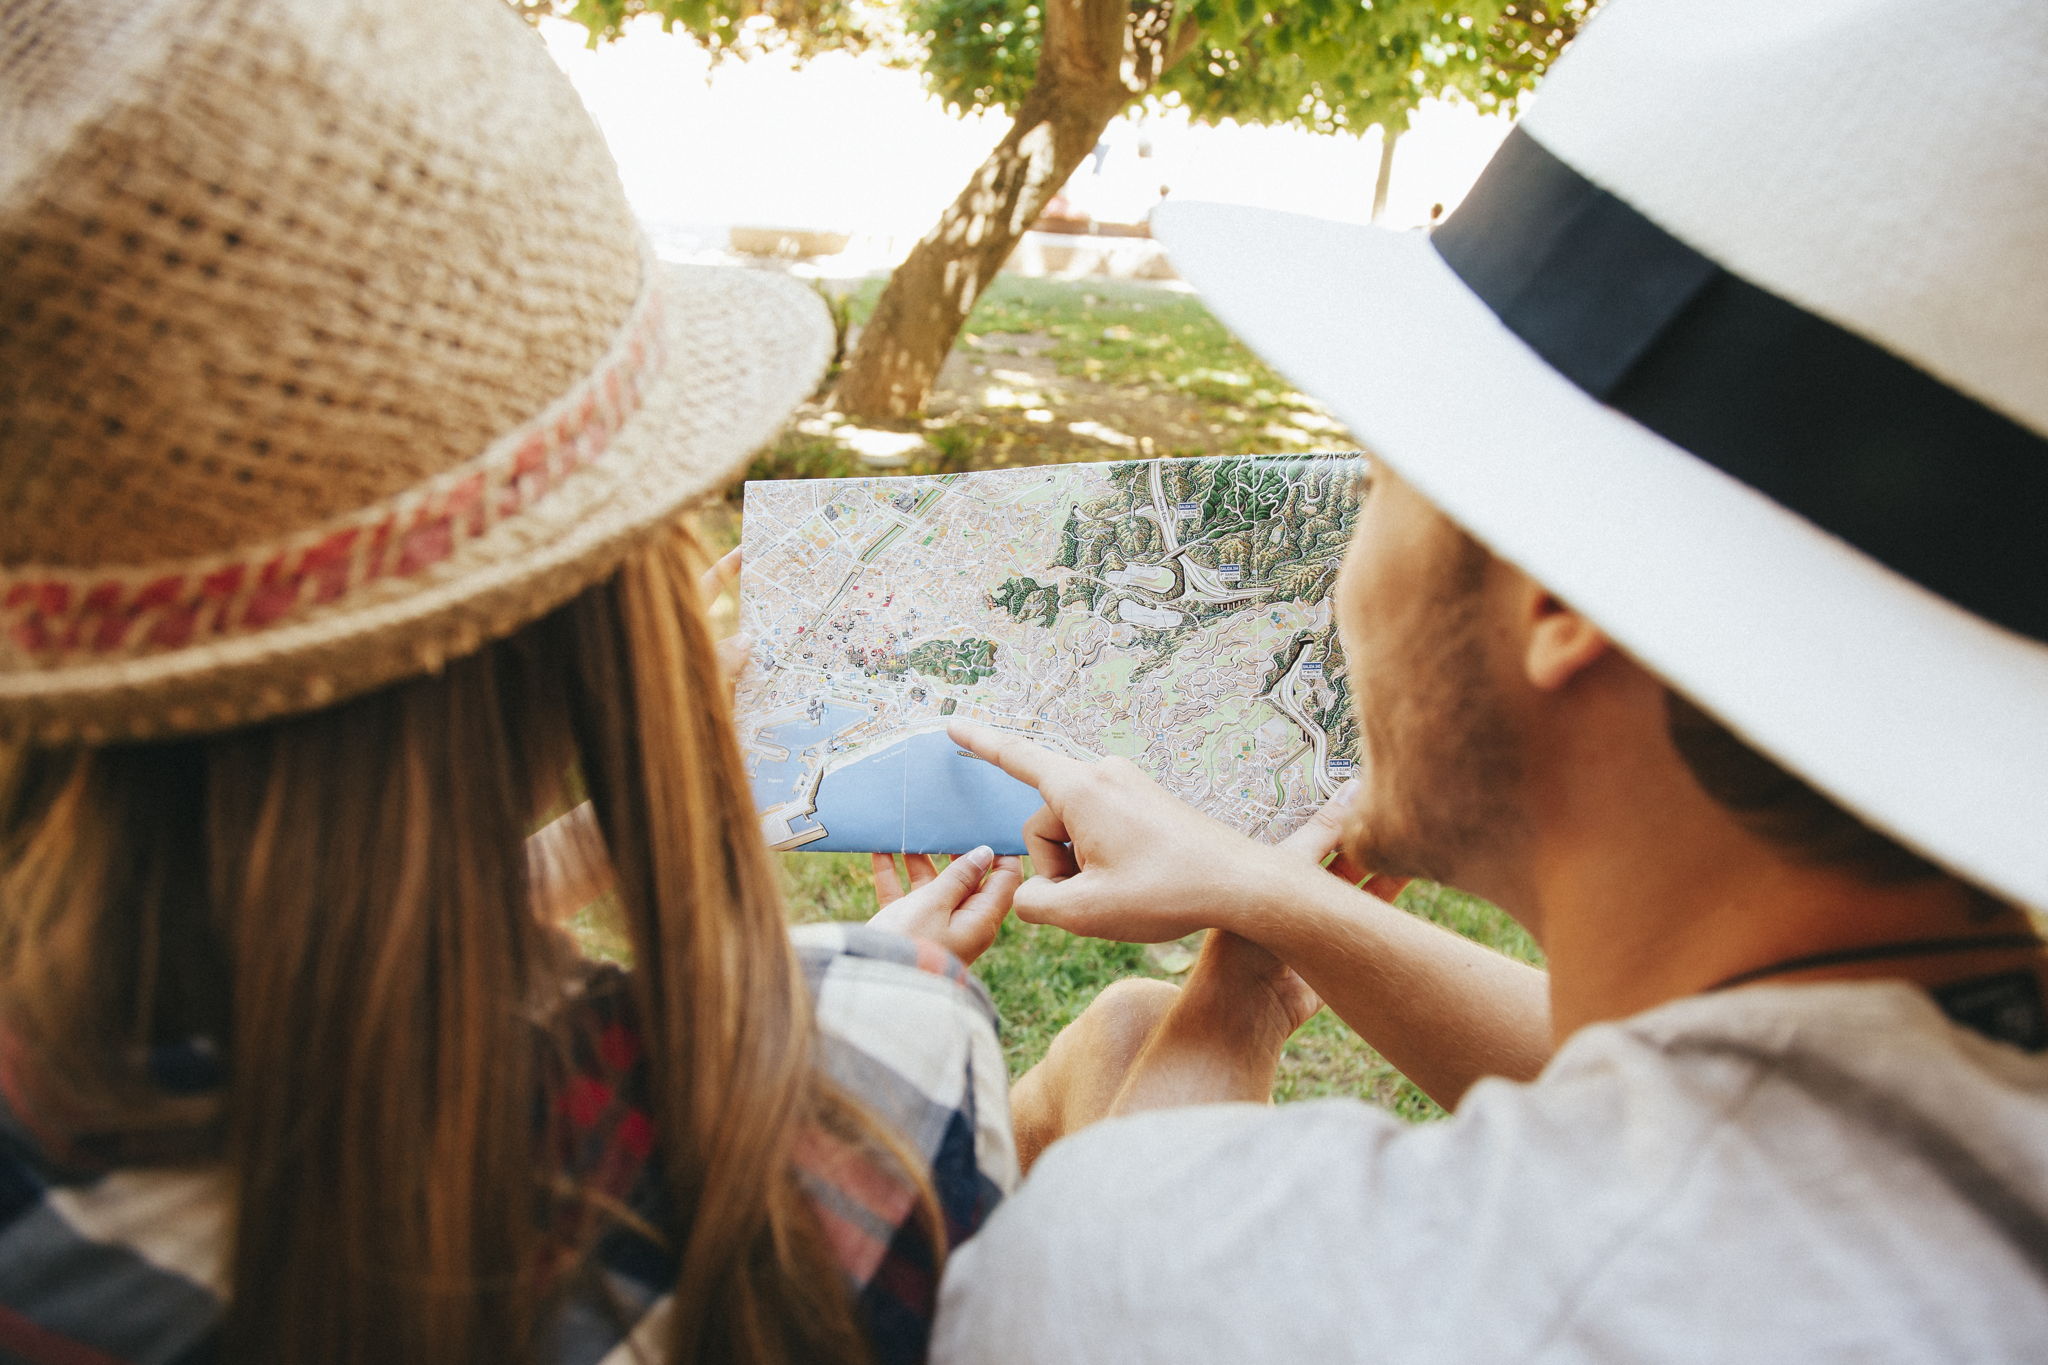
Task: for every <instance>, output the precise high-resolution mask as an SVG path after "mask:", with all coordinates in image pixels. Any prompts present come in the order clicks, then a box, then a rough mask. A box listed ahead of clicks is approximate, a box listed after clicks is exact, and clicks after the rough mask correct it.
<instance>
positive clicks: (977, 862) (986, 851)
mask: <svg viewBox="0 0 2048 1365" xmlns="http://www.w3.org/2000/svg"><path fill="white" fill-rule="evenodd" d="M960 857H961V860H962V861H964V862H968V863H971V864H973V865H974V866H975V867H978V868H980V869H982V870H983V871H984V872H985V871H987V870H988V866H989V864H990V863H993V862H994V861H995V860H996V851H995V850H994V849H992V848H990V847H989V846H988V845H987V844H983V845H982V846H981V847H979V848H977V849H975V850H973V851H972V852H970V853H963V854H961V855H960Z"/></svg>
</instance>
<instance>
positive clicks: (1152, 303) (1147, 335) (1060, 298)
mask: <svg viewBox="0 0 2048 1365" xmlns="http://www.w3.org/2000/svg"><path fill="white" fill-rule="evenodd" d="M874 292H875V287H874V286H872V285H867V286H863V287H861V288H860V289H858V290H856V291H855V292H854V293H853V294H852V296H851V297H850V298H849V299H848V300H847V302H846V305H845V307H846V311H847V313H848V315H849V316H850V317H851V318H852V320H853V322H854V323H855V324H856V325H858V324H859V323H860V322H861V321H863V320H864V319H865V317H866V315H867V313H868V311H869V310H870V309H871V308H872V306H873V294H874ZM829 402H830V400H829V384H828V386H827V388H826V390H825V391H823V392H821V394H820V396H819V398H818V399H817V400H816V401H814V402H812V403H810V404H808V405H806V406H805V407H804V408H803V409H802V410H800V411H799V412H798V414H797V416H796V417H795V419H794V420H793V421H792V422H791V424H790V426H789V427H788V428H786V429H785V431H784V433H783V435H782V436H781V437H780V438H779V439H778V440H777V442H776V443H775V444H774V445H773V446H771V447H769V448H768V449H767V450H765V451H763V452H762V453H761V454H760V455H759V456H757V457H756V459H755V460H754V462H753V465H752V467H750V468H749V470H748V472H747V477H748V478H750V479H767V478H850V477H858V476H863V475H871V474H943V473H954V472H957V471H960V470H966V469H997V468H1004V467H1009V466H1016V465H1037V464H1052V463H1071V462H1083V461H1092V460H1115V459H1134V458H1149V457H1152V456H1175V455H1227V454H1248V453H1266V452H1279V451H1305V450H1347V449H1352V448H1354V447H1355V445H1356V442H1355V441H1353V440H1352V438H1351V437H1350V436H1349V435H1348V434H1347V433H1345V431H1344V430H1343V428H1342V426H1341V425H1340V424H1338V423H1337V422H1335V421H1334V420H1332V419H1331V418H1330V416H1329V415H1328V414H1327V413H1326V412H1324V411H1323V410H1322V409H1321V408H1320V407H1319V406H1317V405H1316V404H1315V403H1314V402H1313V401H1312V400H1310V399H1308V398H1307V397H1305V396H1303V395H1302V394H1301V393H1299V392H1298V391H1297V390H1295V389H1294V388H1293V387H1292V386H1291V385H1289V384H1288V383H1287V382H1286V381H1285V380H1283V379H1281V378H1280V377H1279V376H1278V375H1276V374H1274V373H1273V372H1272V371H1271V370H1269V369H1267V368H1266V367H1265V366H1264V365H1263V364H1261V363H1260V362H1259V361H1258V359H1257V358H1256V357H1255V356H1253V355H1252V353H1251V352H1250V351H1249V350H1247V349H1246V348H1245V347H1244V346H1242V345H1241V344H1239V342H1238V341H1237V340H1236V339H1235V338H1234V337H1232V336H1231V335H1230V333H1229V332H1227V331H1226V330H1225V329H1224V328H1223V326H1222V324H1221V323H1219V322H1217V321H1216V319H1215V318H1214V316H1212V315H1211V314H1210V313H1209V311H1208V309H1207V308H1205V307H1204V306H1203V305H1202V303H1201V301H1200V300H1199V299H1197V298H1196V297H1195V296H1194V295H1193V294H1190V293H1188V292H1186V291H1184V290H1174V289H1169V288H1164V287H1160V286H1148V285H1143V284H1136V283H1130V282H1121V281H1104V280H1042V279H1029V278H1024V277H1019V276H1003V277H1000V278H999V279H998V280H997V281H996V282H995V283H994V284H993V285H991V286H990V288H989V290H988V291H987V292H986V293H985V294H984V295H983V296H982V298H981V301H980V302H979V303H978V304H977V305H976V307H975V310H974V312H973V314H972V315H971V316H970V317H969V318H968V321H967V325H966V327H965V328H964V329H963V331H962V333H961V336H960V338H959V342H958V344H957V345H956V346H955V348H954V351H953V354H952V356H951V357H950V358H949V359H948V360H947V362H946V365H945V368H944V369H943V370H942V371H941V373H940V376H939V381H938V384H937V386H936V387H935V388H934V390H933V392H932V395H931V397H930V400H929V402H928V403H927V406H926V411H925V413H924V414H923V415H922V416H921V417H917V418H910V419H905V420H902V421H876V422H857V421H855V420H854V419H851V418H849V417H847V416H846V415H844V414H842V413H838V412H836V411H834V410H832V409H831V407H830V406H829ZM912 443H914V444H912ZM864 447H865V448H867V449H868V450H869V451H871V452H872V451H874V450H886V451H888V452H889V455H888V457H886V458H885V459H884V460H882V461H880V462H876V463H871V462H870V461H869V460H867V459H863V458H862V455H861V453H860V452H861V449H862V448H864ZM734 496H737V492H735V494H734Z"/></svg>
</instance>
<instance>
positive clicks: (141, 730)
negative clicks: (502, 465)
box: [0, 265, 832, 744]
mask: <svg viewBox="0 0 2048 1365" xmlns="http://www.w3.org/2000/svg"><path fill="white" fill-rule="evenodd" d="M657 269H658V271H659V281H658V283H659V287H660V289H661V292H662V309H663V312H662V319H663V323H662V325H663V333H664V336H665V338H666V361H665V363H664V364H663V366H662V368H661V369H660V371H659V372H658V374H657V375H656V376H655V377H654V378H653V379H652V381H651V382H650V383H649V384H648V385H647V387H646V389H645V391H644V397H643V400H642V404H641V406H640V408H639V410H638V411H637V412H635V413H634V414H633V416H632V417H631V418H630V419H629V420H628V421H627V422H626V424H625V425H624V426H623V427H622V428H621V429H620V430H619V432H618V434H617V435H616V436H615V437H614V438H613V440H612V441H611V442H610V444H609V445H608V446H607V447H606V448H605V450H604V451H603V453H602V454H600V455H598V456H597V457H596V458H595V459H593V460H591V461H590V462H589V463H588V464H586V465H585V466H583V467H582V468H581V469H579V470H577V471H576V472H575V473H574V474H572V475H570V476H569V477H568V478H566V479H564V480H563V481H562V482H561V484H560V485H559V486H557V487H556V488H554V489H553V490H551V491H550V492H549V494H548V496H547V497H546V498H545V499H542V500H541V501H539V502H537V503H536V504H535V505H534V506H533V507H532V508H531V509H530V511H529V512H528V513H527V514H525V515H521V516H519V517H516V518H509V519H507V520H505V521H504V522H502V523H500V524H499V525H497V526H494V527H492V528H491V530H490V531H489V532H488V534H486V535H484V536H482V537H480V538H478V539H477V540H476V541H475V542H473V543H472V544H470V545H468V546H466V547H465V548H464V550H463V551H462V553H460V554H459V555H456V556H453V557H451V558H450V559H449V560H448V561H447V562H445V563H443V564H440V565H437V566H435V568H434V569H433V570H431V571H429V572H427V573H425V574H422V575H420V577H419V579H418V580H417V581H416V582H414V583H412V584H411V585H410V590H409V591H407V592H406V593H404V594H403V595H402V596H399V597H396V598H394V599H389V600H383V601H379V602H376V603H374V604H368V605H365V606H362V607H359V608H353V609H352V608H350V607H349V605H348V604H347V603H345V602H344V603H339V604H337V606H336V609H334V610H329V611H323V612H321V613H318V614H316V615H313V616H311V617H309V618H306V619H302V620H294V621H292V622H289V623H287V624H283V625H281V626H279V627H278V628H275V629H272V630H266V631H258V632H256V633H253V634H250V635H245V636H239V637H236V638H231V639H227V640H220V641H211V642H207V643H203V644H196V645H194V646H192V647H189V648H186V649H181V650H177V651H175V652H171V653H166V654H155V655H148V656H145V657H139V658H130V659H123V660H117V661H94V662H89V663H83V664H80V665H77V666H73V667H62V668H56V669H51V670H47V671H36V672H29V673H24V674H17V675H14V676H10V677H4V678H0V739H4V740H7V741H10V742H21V741H24V740H25V741H27V742H30V743H40V744H58V743H67V742H75V741H83V742H87V743H105V742H114V741H120V740H136V739H149V738H159V737H166V736H171V735H177V734H191V733H198V732H205V731H212V730H221V729H228V728H232V727H235V726H238V725H245V724H249V723H251V722H254V721H259V720H267V719H272V718H275V717H279V716H284V715H289V714H292V713H294V712H300V711H306V710H312V709H316V708H318V707H321V706H326V705H329V704H331V703H333V702H335V701H337V700H340V699H342V698H345V697H349V696H353V695H357V694H360V693H363V692H366V691H369V690H371V689H373V688H376V687H379V686H382V685H385V684H387V683H392V682H396V681H399V680H401V679H404V678H408V677H412V676H416V675H419V674H422V673H429V672H433V671H436V670H438V669H439V668H440V667H441V666H442V665H443V664H444V663H445V662H446V661H447V660H448V659H450V658H454V657H459V656H461V655H463V654H467V653H470V652H472V651H474V650H476V649H477V648H479V647H480V646H482V645H483V644H484V643H485V642H487V641H489V640H493V639H497V638H500V637H502V636H505V635H508V634H510V633H511V632H513V631H514V630H517V629H518V628H519V627H520V626H522V625H524V624H526V623H527V622H529V621H532V620H534V619H535V618H536V617H538V616H541V615H543V614H544V613H546V612H547V611H549V610H550V609H552V608H553V607H555V606H558V605H560V604H561V603H562V602H564V601H566V600H567V599H568V598H570V597H571V596H573V595H574V594H575V593H577V592H578V591H580V590H581V589H583V588H585V587H587V586H589V585H590V584H591V583H594V582H596V581H597V580H599V579H600V578H602V577H604V576H605V575H606V574H607V573H609V572H610V571H611V570H612V569H614V568H615V567H617V565H618V564H619V563H620V561H621V560H622V559H624V558H625V556H626V555H627V554H628V553H630V552H631V551H632V550H633V549H634V548H635V547H636V546H639V545H641V544H643V543H645V542H646V541H647V540H649V539H650V538H651V537H652V536H653V535H654V534H655V533H656V532H658V531H659V530H660V529H661V528H663V527H665V526H666V525H668V524H670V523H671V522H672V521H673V520H674V519H675V518H676V516H677V515H678V514H679V513H680V512H681V511H682V510H683V509H684V508H685V507H686V506H687V505H688V504H689V503H691V502H692V501H693V500H695V499H697V498H699V497H700V496H702V495H703V494H705V493H706V492H708V491H710V490H713V489H715V488H717V487H719V486H720V485H722V484H723V483H725V482H727V481H729V480H730V479H731V478H732V477H733V476H734V475H735V474H736V473H737V472H738V470H739V467H740V466H741V465H742V463H743V462H744V461H745V460H746V458H747V457H748V456H749V455H750V454H751V453H752V452H754V451H755V450H757V449H758V448H759V447H760V446H762V445H763V444H765V443H766V442H767V441H768V440H769V439H770V438H771V437H772V436H773V435H774V434H775V432H776V431H777V430H778V429H779V427H780V426H781V424H782V423H783V421H784V420H786V418H787V417H788V415H789V413H790V411H791V410H792V409H793V408H794V407H795V406H796V404H798V403H799V402H801V401H802V400H803V399H804V398H805V397H807V396H808V395H809V394H810V393H811V392H812V390H813V389H814V388H815V387H816V385H817V382H818V380H819V377H820V376H821V374H822V373H823V371H824V368H825V365H826V364H827V363H828V361H829V360H830V357H831V347H832V328H831V322H830V319H829V316H828V315H827V313H826V310H825V308H824V305H823V302H822V301H821V300H820V299H819V298H818V297H817V295H816V294H815V293H814V292H813V291H812V290H810V289H809V288H808V287H806V286H805V285H803V284H802V283H800V282H798V281H796V280H793V279H790V278H788V277H786V276H781V275H776V274H771V273H768V272H764V271H753V270H743V269H735V268H721V267H704V266H674V265H663V266H660V267H657Z"/></svg>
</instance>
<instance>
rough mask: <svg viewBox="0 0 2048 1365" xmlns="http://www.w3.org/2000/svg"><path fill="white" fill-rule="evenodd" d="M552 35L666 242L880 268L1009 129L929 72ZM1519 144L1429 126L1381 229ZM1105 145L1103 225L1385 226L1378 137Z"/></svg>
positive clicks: (1261, 135)
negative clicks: (1231, 215) (682, 239)
mask: <svg viewBox="0 0 2048 1365" xmlns="http://www.w3.org/2000/svg"><path fill="white" fill-rule="evenodd" d="M543 33H544V35H545V37H546V39H547V44H548V49H549V51H550V52H551V53H552V54H553V55H554V57H555V60H556V61H557V62H558V63H560V65H561V66H562V68H563V70H565V71H566V72H568V74H569V77H570V79H571V80H572V81H574V82H575V84H576V88H577V89H578V91H579V92H581V94H582V96H583V100H584V103H585V104H586V105H588V106H589V108H590V111H591V113H592V114H593V115H594V116H595V117H596V119H597V122H598V124H599V125H600V126H601V127H602V128H603V129H604V133H605V136H606V138H607V139H608V140H609V141H610V143H611V148H612V153H613V155H614V156H616V157H617V158H618V161H619V167H620V171H621V174H622V175H623V177H624V179H625V184H626V192H627V194H628V196H629V197H630V198H631V199H632V202H633V205H634V207H635V208H636V209H637V210H638V212H639V213H640V215H641V216H642V217H643V218H645V219H646V220H647V221H648V222H649V224H650V225H653V226H654V227H656V229H657V233H656V235H657V238H660V237H661V236H662V235H663V234H662V233H661V231H660V229H661V228H664V227H667V228H670V229H674V230H682V231H685V232H704V233H710V232H714V231H715V230H716V229H718V228H721V227H723V226H727V225H735V224H741V225H751V226H762V227H805V228H820V229H829V230H833V231H841V232H849V233H853V234H855V235H856V236H859V237H862V238H865V239H867V240H868V241H869V242H870V244H871V246H872V247H873V248H876V249H878V250H880V251H881V252H882V253H883V254H887V253H888V251H889V250H890V248H891V247H892V246H893V248H894V249H895V250H896V251H898V252H900V251H902V250H907V249H908V248H909V246H910V244H911V243H912V242H913V241H915V240H916V239H917V238H918V237H919V236H921V235H922V234H923V233H924V231H925V230H926V229H927V228H929V227H930V226H931V225H932V223H933V222H934V221H935V220H936V219H937V217H938V215H939V212H940V210H942V209H943V208H944V207H945V205H946V204H947V203H948V202H950V201H951V200H952V198H953V196H954V195H956V194H957V193H959V191H960V188H961V187H962V186H963V185H965V184H966V183H967V178H968V176H969V175H970V174H971V173H972V172H973V170H974V168H975V167H976V166H978V165H979V164H980V163H981V161H982V159H983V158H984V157H985V156H986V155H987V154H988V151H989V149H990V148H991V147H992V146H994V144H995V142H996V141H997V140H998V139H999V138H1000V137H1001V136H1002V134H1003V132H1004V130H1005V128H1006V127H1007V124H1008V121H1007V120H1006V119H1004V118H1003V117H1001V116H1000V115H990V116H984V117H980V118H955V117H953V116H952V115H950V114H948V113H947V112H946V111H945V109H944V108H943V107H942V106H941V105H940V104H939V102H938V101H937V100H935V99H933V98H932V97H930V96H929V95H927V94H926V93H925V91H924V88H923V85H922V83H921V80H920V78H919V75H918V73H917V72H915V71H908V70H891V69H889V68H887V67H885V66H883V65H881V64H880V63H879V62H877V61H874V60H870V59H863V58H855V57H850V56H847V55H844V54H829V55H827V56H824V57H821V58H818V59H817V60H815V61H813V62H811V63H810V64H809V65H807V66H804V67H801V68H796V69H792V68H791V67H790V66H789V65H787V64H786V63H782V62H778V61H774V60H765V59H764V60H756V61H753V62H727V63H725V64H723V65H722V66H721V67H719V68H718V69H717V70H715V71H713V70H711V69H710V67H709V62H708V60H707V59H706V57H705V55H704V53H703V51H702V49H700V48H699V47H697V45H696V44H695V43H694V42H692V41H691V40H690V39H688V38H687V37H685V36H684V35H682V34H680V33H676V34H664V33H663V32H661V29H660V25H659V24H658V23H657V22H655V21H653V20H649V19H644V18H643V19H640V20H635V21H634V22H633V23H632V24H631V25H630V26H629V28H628V31H627V34H626V36H625V37H624V38H623V39H621V40H620V41H618V42H615V43H609V44H606V45H605V46H603V47H601V48H599V49H597V50H595V51H591V50H589V49H588V48H586V47H585V45H584V37H583V30H582V29H581V28H580V27H577V26H575V25H573V24H569V23H567V22H563V21H557V20H551V21H548V22H547V23H546V24H545V25H544V27H543ZM1506 132H1507V122H1506V120H1503V119H1499V118H1486V117H1483V116H1481V115H1479V114H1478V113H1477V112H1475V111H1474V110H1472V109H1470V108H1469V107H1466V106H1460V105H1453V104H1446V103H1436V104H1432V105H1429V106H1425V107H1424V108H1423V109H1422V110H1420V111H1418V114H1417V116H1416V118H1415V121H1414V126H1413V127H1412V128H1411V130H1410V131H1409V133H1408V134H1407V135H1406V136H1404V137H1403V138H1402V139H1401V141H1400V143H1399V144H1398V147H1397V150H1396V153H1395V160H1394V179H1393V186H1392V193H1391V196H1390V198H1389V201H1388V209H1387V216H1386V219H1385V221H1386V222H1387V223H1388V224H1389V225H1390V226H1395V227H1406V226H1413V225H1415V224H1418V223H1421V222H1424V221H1426V219H1427V218H1428V215H1429V208H1430V205H1431V204H1433V203H1437V202H1443V203H1445V204H1446V205H1447V206H1451V207H1455V205H1456V203H1457V200H1458V199H1459V198H1460V197H1461V196H1462V195H1463V194H1464V192H1465V190H1466V188H1467V187H1468V186H1469V185H1470V184H1471V182H1472V180H1473V178H1474V177H1475V176H1477V175H1478V173H1479V169H1480V167H1481V166H1482V165H1484V164H1485V162H1486V159H1487V158H1488V157H1489V156H1491V155H1492V153H1493V149H1494V148H1495V147H1496V146H1497V145H1498V144H1499V142H1500V139H1501V138H1502V137H1503V136H1505V135H1506ZM1105 141H1107V142H1108V144H1109V147H1110V151H1109V154H1108V157H1107V159H1106V160H1105V162H1104V165H1103V170H1102V173H1101V174H1100V175H1095V174H1093V173H1092V172H1091V170H1090V168H1089V166H1088V165H1087V164H1086V163H1084V164H1083V167H1082V171H1081V174H1080V175H1079V176H1078V177H1077V178H1076V180H1075V182H1074V183H1073V185H1072V186H1071V187H1070V188H1071V197H1072V198H1073V199H1074V200H1075V202H1076V203H1077V204H1078V205H1079V206H1080V207H1082V208H1084V209H1088V210H1091V211H1093V212H1095V213H1096V214H1097V215H1098V216H1100V217H1104V218H1113V219H1136V218H1142V216H1143V213H1144V211H1145V209H1146V208H1147V207H1149V205H1150V204H1151V203H1152V202H1153V201H1154V200H1156V198H1157V196H1158V193H1159V187H1160V185H1162V184H1164V185H1170V186H1171V187H1172V189H1173V193H1174V195H1175V196H1176V197H1180V198H1190V199H1218V200H1227V201H1231V202H1236V203H1249V204H1260V205H1265V206H1267V207H1271V208H1278V209H1287V210H1292V211H1295V212H1300V213H1310V214H1317V215H1320V216H1323V217H1330V218H1345V219H1353V220H1358V221H1363V220H1365V219H1366V218H1368V217H1369V216H1370V213H1371V208H1372V186H1373V176H1374V174H1375V173H1376V171H1377V170H1378V166H1379V135H1378V133H1377V131H1376V130H1375V131H1373V132H1371V133H1368V134H1367V135H1366V136H1365V137H1362V138H1360V137H1351V136H1341V137H1326V136H1317V135H1315V134H1311V133H1303V132H1298V131H1293V130H1288V129H1277V128H1250V127H1238V126H1235V125H1228V126H1224V127H1219V128H1198V127H1191V126H1189V125H1188V123H1187V121H1186V119H1185V118H1184V117H1176V116H1173V115H1171V114H1167V115H1155V116H1152V117H1139V118H1127V119H1123V120H1120V121H1119V122H1118V123H1117V124H1115V125H1112V127H1111V130H1110V132H1109V134H1108V136H1107V138H1106V139H1105ZM1141 144H1146V145H1149V148H1150V151H1151V155H1150V156H1149V157H1141V156H1140V155H1139V148H1140V145H1141Z"/></svg>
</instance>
